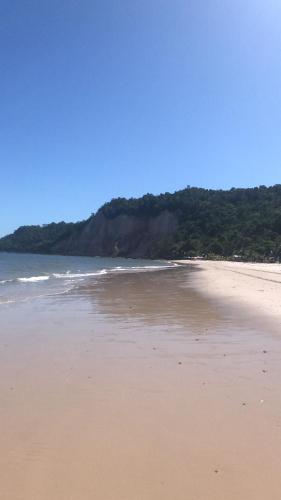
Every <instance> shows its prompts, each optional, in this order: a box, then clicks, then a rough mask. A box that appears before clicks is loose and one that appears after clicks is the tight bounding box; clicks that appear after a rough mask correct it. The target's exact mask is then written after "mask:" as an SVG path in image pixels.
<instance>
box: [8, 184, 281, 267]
mask: <svg viewBox="0 0 281 500" xmlns="http://www.w3.org/2000/svg"><path fill="white" fill-rule="evenodd" d="M0 250H1V251H13V252H40V253H61V254H69V255H104V256H117V255H118V256H124V257H144V258H184V257H193V256H196V255H202V256H207V257H209V258H212V257H224V258H231V257H234V256H239V257H241V258H242V259H245V260H266V259H270V260H278V259H279V258H281V185H276V186H273V187H269V188H267V187H265V186H260V187H258V188H251V189H234V188H233V189H231V190H228V191H223V190H209V189H201V188H190V187H188V188H186V189H183V190H181V191H177V192H175V193H173V194H170V193H165V194H161V195H159V196H153V195H150V194H147V195H145V196H143V197H142V198H138V199H134V198H131V199H125V198H118V199H114V200H112V201H111V202H109V203H106V204H105V205H103V206H102V207H101V208H100V209H99V210H98V212H97V213H96V214H95V215H92V216H91V217H90V218H89V219H88V220H86V221H83V222H80V223H75V224H66V223H64V222H61V223H58V224H55V223H52V224H49V225H45V226H24V227H21V228H19V229H18V230H17V231H15V232H14V233H13V234H12V235H9V236H6V237H4V238H2V239H0ZM236 258H237V257H236Z"/></svg>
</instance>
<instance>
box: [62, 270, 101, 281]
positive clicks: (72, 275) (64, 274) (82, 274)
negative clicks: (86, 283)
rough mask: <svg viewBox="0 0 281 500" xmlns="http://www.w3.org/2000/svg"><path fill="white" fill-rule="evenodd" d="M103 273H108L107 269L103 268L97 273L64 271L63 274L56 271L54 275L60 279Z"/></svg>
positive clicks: (86, 276)
mask: <svg viewBox="0 0 281 500" xmlns="http://www.w3.org/2000/svg"><path fill="white" fill-rule="evenodd" d="M102 274H107V271H106V269H101V271H96V272H95V273H72V274H71V273H69V272H67V273H63V274H60V273H54V274H53V276H54V278H58V279H63V278H65V279H71V278H72V279H75V278H88V277H90V276H100V275H102Z"/></svg>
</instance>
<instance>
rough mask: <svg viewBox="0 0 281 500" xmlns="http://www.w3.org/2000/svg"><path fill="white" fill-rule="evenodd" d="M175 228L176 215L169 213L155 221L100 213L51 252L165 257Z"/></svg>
mask: <svg viewBox="0 0 281 500" xmlns="http://www.w3.org/2000/svg"><path fill="white" fill-rule="evenodd" d="M177 227H178V218H177V215H176V213H172V212H169V211H168V210H164V211H163V212H161V213H160V214H158V215H156V216H154V217H151V216H148V215H143V216H135V215H126V214H122V215H118V216H117V217H114V218H107V217H106V216H105V215H104V214H103V213H102V212H99V213H98V214H97V215H96V216H93V217H91V218H90V219H89V220H88V221H87V223H86V224H85V225H84V226H83V227H82V228H81V230H80V231H79V232H78V233H75V234H71V235H70V236H69V237H67V238H64V239H62V240H59V241H57V242H55V243H54V244H53V245H52V249H51V252H52V253H62V254H67V255H68V254H72V255H90V256H95V255H99V256H112V257H117V256H120V257H121V256H122V257H133V258H136V257H144V258H153V257H160V256H162V257H166V256H167V255H166V254H165V248H166V246H167V240H168V239H169V238H171V237H172V236H173V234H174V233H175V231H176V229H177Z"/></svg>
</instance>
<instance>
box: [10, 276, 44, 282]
mask: <svg viewBox="0 0 281 500" xmlns="http://www.w3.org/2000/svg"><path fill="white" fill-rule="evenodd" d="M49 278H50V276H31V277H30V278H18V281H21V282H22V283H36V282H37V281H47V280H48V279H49Z"/></svg>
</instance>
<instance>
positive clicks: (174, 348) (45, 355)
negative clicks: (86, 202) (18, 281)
mask: <svg viewBox="0 0 281 500" xmlns="http://www.w3.org/2000/svg"><path fill="white" fill-rule="evenodd" d="M199 265H200V268H201V269H202V271H199V269H197V267H198V266H197V265H196V266H194V267H190V266H183V267H178V268H175V269H171V270H165V271H159V272H158V271H157V272H146V273H138V274H137V273H130V274H122V275H118V276H117V275H116V276H104V277H103V276H102V277H101V278H99V280H98V281H96V282H95V284H94V285H93V286H91V285H89V284H87V286H86V285H85V286H81V287H79V288H77V289H75V290H74V291H72V292H71V293H69V294H64V295H58V296H56V297H49V298H44V299H36V300H33V301H29V302H25V303H22V304H18V305H16V306H14V305H13V306H7V307H3V308H2V310H1V334H0V361H1V362H0V400H1V412H0V427H1V447H0V486H1V487H0V499H1V500H38V499H40V500H77V499H83V500H93V498H94V499H98V500H127V499H128V500H160V499H161V500H171V499H174V498H175V499H177V500H186V499H188V500H206V499H208V500H226V499H227V500H237V499H239V500H264V499H265V498H270V499H271V500H279V498H280V491H281V478H280V468H281V434H280V429H281V394H280V381H281V367H280V356H281V337H280V336H279V334H278V331H277V329H275V328H274V327H272V328H271V326H269V323H268V322H267V320H265V322H264V323H263V321H260V320H257V321H256V320H255V315H253V314H252V313H251V314H249V307H248V306H249V305H250V302H247V301H246V295H247V300H251V301H252V303H253V304H254V301H255V300H254V296H257V297H259V300H261V299H260V296H261V295H262V296H263V297H266V296H267V295H266V293H267V292H264V293H263V294H262V292H259V291H258V289H261V288H263V289H264V290H265V289H266V288H267V287H269V288H270V287H272V289H273V290H275V287H278V286H279V285H278V284H277V283H275V282H274V283H272V281H270V282H268V281H264V279H263V280H262V279H260V280H259V279H257V277H256V275H255V271H256V270H257V269H258V268H257V267H256V266H254V267H252V266H249V265H245V266H241V265H236V264H234V265H231V264H224V263H200V264H199ZM232 269H233V270H236V269H237V270H239V273H240V270H241V269H243V270H245V273H248V274H249V273H250V270H252V271H251V272H252V274H254V278H251V277H249V276H245V274H237V273H236V271H235V272H232ZM249 269H250V270H249ZM271 269H273V270H274V275H273V277H274V279H275V277H276V272H275V267H272V266H271V267H266V272H267V273H269V272H271ZM230 271H231V272H230ZM243 272H244V271H243ZM258 273H260V274H261V276H264V275H265V276H268V274H265V273H264V271H263V270H259V271H258ZM262 273H263V274H262ZM242 282H243V283H244V285H242V284H240V283H242ZM227 283H228V285H227ZM233 283H235V284H233ZM246 283H248V285H247V284H246ZM232 286H236V287H237V288H232ZM247 286H248V287H249V288H248V293H246V291H247ZM212 287H215V288H214V289H213V288H212ZM242 287H244V288H242ZM223 288H224V289H225V293H224V292H223ZM241 290H243V293H244V295H245V298H244V299H243V304H242V305H241V307H240V306H239V303H240V296H242V295H241V294H242V292H240V291H241ZM251 290H252V295H251V294H250V292H251ZM268 293H269V292H268ZM276 293H277V288H276ZM220 294H221V295H220ZM248 296H250V297H251V299H249V297H248ZM232 298H235V301H234V302H235V304H234V302H233V304H232ZM241 300H242V299H241ZM269 302H270V301H269V299H267V304H268V306H267V308H266V312H267V313H268V314H270V311H269ZM260 304H261V302H259V303H257V306H258V307H255V308H253V310H255V311H256V310H257V309H259V308H260ZM246 305H247V307H245V306H246ZM275 308H277V295H276V304H275ZM274 310H275V311H277V309H274ZM276 317H277V314H276Z"/></svg>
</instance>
